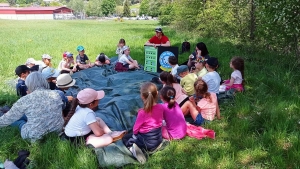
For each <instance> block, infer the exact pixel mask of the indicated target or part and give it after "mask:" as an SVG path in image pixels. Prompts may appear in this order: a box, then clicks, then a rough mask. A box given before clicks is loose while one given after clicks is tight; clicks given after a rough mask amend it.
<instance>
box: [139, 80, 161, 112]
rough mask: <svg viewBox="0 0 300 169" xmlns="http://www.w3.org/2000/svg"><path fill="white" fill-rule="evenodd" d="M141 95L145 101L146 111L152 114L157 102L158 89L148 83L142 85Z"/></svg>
mask: <svg viewBox="0 0 300 169" xmlns="http://www.w3.org/2000/svg"><path fill="white" fill-rule="evenodd" d="M140 92H141V95H142V97H143V99H144V110H145V112H146V113H151V111H152V107H153V105H154V104H155V103H156V101H157V93H158V92H157V87H156V85H155V84H154V83H151V82H146V83H143V84H142V85H141V91H140Z"/></svg>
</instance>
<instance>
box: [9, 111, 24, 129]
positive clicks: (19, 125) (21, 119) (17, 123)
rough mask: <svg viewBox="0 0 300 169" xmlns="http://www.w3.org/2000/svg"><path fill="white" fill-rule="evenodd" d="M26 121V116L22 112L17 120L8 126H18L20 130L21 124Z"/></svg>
mask: <svg viewBox="0 0 300 169" xmlns="http://www.w3.org/2000/svg"><path fill="white" fill-rule="evenodd" d="M25 123H27V117H26V115H25V114H24V115H23V116H22V117H21V118H20V119H19V120H17V121H15V122H13V123H12V124H11V125H10V126H12V127H18V128H19V130H20V131H21V129H22V127H23V125H24V124H25Z"/></svg>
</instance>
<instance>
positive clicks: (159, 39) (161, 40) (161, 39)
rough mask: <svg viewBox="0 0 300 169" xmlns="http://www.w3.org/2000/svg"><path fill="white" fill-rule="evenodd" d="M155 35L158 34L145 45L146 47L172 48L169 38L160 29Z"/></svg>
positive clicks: (157, 29) (156, 30)
mask: <svg viewBox="0 0 300 169" xmlns="http://www.w3.org/2000/svg"><path fill="white" fill-rule="evenodd" d="M155 33H156V34H155V35H154V36H153V37H152V38H151V39H149V40H148V41H147V42H146V43H145V46H153V47H156V46H167V47H168V46H171V43H170V40H169V38H168V37H167V36H165V34H164V33H163V31H162V29H161V28H160V27H158V28H156V29H155Z"/></svg>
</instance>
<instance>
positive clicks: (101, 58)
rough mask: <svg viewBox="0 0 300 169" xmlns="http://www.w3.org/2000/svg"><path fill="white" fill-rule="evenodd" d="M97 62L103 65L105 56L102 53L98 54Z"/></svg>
mask: <svg viewBox="0 0 300 169" xmlns="http://www.w3.org/2000/svg"><path fill="white" fill-rule="evenodd" d="M98 60H99V62H101V63H105V54H104V53H100V55H99V58H98Z"/></svg>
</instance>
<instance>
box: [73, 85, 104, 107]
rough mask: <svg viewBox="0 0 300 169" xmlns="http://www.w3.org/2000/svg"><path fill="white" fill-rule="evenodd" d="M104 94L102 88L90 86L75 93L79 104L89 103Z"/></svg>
mask: <svg viewBox="0 0 300 169" xmlns="http://www.w3.org/2000/svg"><path fill="white" fill-rule="evenodd" d="M104 96H105V93H104V91H103V90H99V91H96V90H94V89H91V88H86V89H83V90H81V91H80V92H79V93H78V94H77V99H78V101H79V103H80V104H89V103H92V102H93V101H94V100H100V99H102V98H103V97H104Z"/></svg>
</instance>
